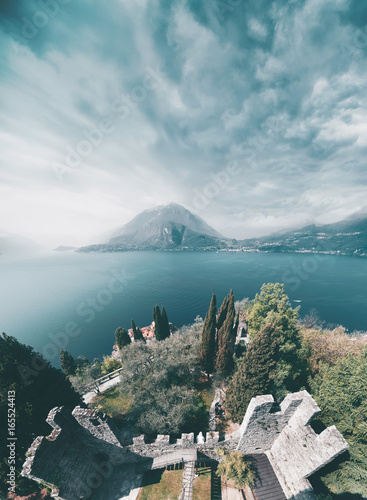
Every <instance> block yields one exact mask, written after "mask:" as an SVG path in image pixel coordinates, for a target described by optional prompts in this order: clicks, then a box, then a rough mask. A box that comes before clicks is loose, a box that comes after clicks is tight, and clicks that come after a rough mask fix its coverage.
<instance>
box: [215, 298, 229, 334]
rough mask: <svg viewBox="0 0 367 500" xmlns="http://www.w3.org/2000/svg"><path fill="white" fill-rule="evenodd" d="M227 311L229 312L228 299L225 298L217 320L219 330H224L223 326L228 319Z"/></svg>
mask: <svg viewBox="0 0 367 500" xmlns="http://www.w3.org/2000/svg"><path fill="white" fill-rule="evenodd" d="M227 311H228V297H224V300H223V302H222V305H221V306H220V308H219V311H218V318H217V328H218V330H220V328H222V326H223V323H224V321H225V319H226V317H227Z"/></svg>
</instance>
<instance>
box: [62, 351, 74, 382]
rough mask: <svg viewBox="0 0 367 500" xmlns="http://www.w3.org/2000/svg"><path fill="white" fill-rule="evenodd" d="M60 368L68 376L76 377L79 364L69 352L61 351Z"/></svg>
mask: <svg viewBox="0 0 367 500" xmlns="http://www.w3.org/2000/svg"><path fill="white" fill-rule="evenodd" d="M60 366H61V369H62V370H63V372H65V374H66V375H67V376H69V375H75V370H76V368H77V362H76V360H75V359H74V358H73V356H72V355H71V354H70V352H68V351H63V350H62V349H61V350H60Z"/></svg>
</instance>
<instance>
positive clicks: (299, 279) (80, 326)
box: [0, 252, 367, 366]
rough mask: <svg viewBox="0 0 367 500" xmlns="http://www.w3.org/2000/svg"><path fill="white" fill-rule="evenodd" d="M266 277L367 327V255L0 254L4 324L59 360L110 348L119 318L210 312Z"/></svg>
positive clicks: (338, 317)
mask: <svg viewBox="0 0 367 500" xmlns="http://www.w3.org/2000/svg"><path fill="white" fill-rule="evenodd" d="M264 282H282V283H285V285H286V291H287V293H288V296H289V297H290V300H291V303H292V306H293V307H296V306H298V305H300V306H301V311H300V314H301V315H302V316H303V315H305V314H306V313H307V312H308V311H309V310H310V309H311V308H316V309H317V311H318V312H319V316H320V317H321V319H323V320H325V321H326V322H328V323H334V324H342V325H344V326H345V327H347V328H348V329H349V331H353V330H367V307H366V302H367V298H366V284H367V259H363V258H353V257H343V256H331V255H327V256H321V255H319V256H317V255H310V254H260V253H238V252H219V253H216V252H187V253H186V252H127V253H119V254H117V253H115V254H78V253H73V252H67V253H61V252H53V253H52V254H47V255H43V256H42V257H37V258H36V257H35V258H32V259H28V260H23V261H19V260H14V259H11V258H8V257H4V256H2V257H0V304H1V305H0V328H1V330H2V331H4V332H6V333H7V334H8V335H12V336H15V337H16V338H17V339H18V340H19V341H21V342H23V343H26V344H29V345H32V346H33V347H34V348H35V349H36V350H37V351H39V352H41V353H42V354H43V355H44V356H45V357H46V358H47V359H49V360H50V361H51V362H52V363H53V364H55V365H56V366H58V353H59V349H60V347H61V348H66V349H67V350H68V351H70V352H71V353H72V354H73V355H75V356H77V355H85V356H87V357H88V359H90V360H92V359H93V358H94V357H97V356H102V355H104V354H110V353H111V350H112V345H113V343H114V331H115V330H116V328H117V327H119V326H122V327H124V328H126V329H127V328H130V323H131V319H132V318H133V319H134V320H135V322H136V324H137V325H139V326H146V325H148V324H150V323H151V321H152V313H153V307H154V305H156V304H159V305H160V306H162V305H164V306H165V308H166V310H167V313H168V317H169V320H170V321H172V322H173V323H174V324H175V325H176V326H182V325H183V324H188V323H192V322H193V321H194V318H195V317H196V316H197V315H198V314H199V315H201V316H204V315H205V313H206V311H207V309H208V306H209V302H210V298H211V294H212V289H215V292H216V294H217V299H218V302H221V301H222V299H223V297H224V296H225V295H226V294H227V293H228V292H229V290H230V289H231V288H233V290H234V294H235V299H236V300H240V299H242V298H244V297H250V298H253V297H254V296H255V294H256V293H257V292H258V291H259V289H260V287H261V285H262V284H263V283H264Z"/></svg>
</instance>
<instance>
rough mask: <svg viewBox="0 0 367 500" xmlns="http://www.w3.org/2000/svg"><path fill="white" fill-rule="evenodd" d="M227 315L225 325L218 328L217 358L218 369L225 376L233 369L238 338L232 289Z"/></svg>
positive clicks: (228, 300)
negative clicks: (235, 329)
mask: <svg viewBox="0 0 367 500" xmlns="http://www.w3.org/2000/svg"><path fill="white" fill-rule="evenodd" d="M227 302H228V305H227V315H226V319H225V320H224V322H223V325H222V326H221V328H220V329H219V330H218V335H217V342H218V347H217V359H216V366H215V367H216V370H218V371H220V372H222V373H223V375H224V376H227V375H229V374H230V373H231V372H232V371H233V367H234V361H233V353H234V345H235V340H236V332H235V331H234V328H235V309H234V296H233V291H232V290H231V292H230V294H229V295H228V299H227Z"/></svg>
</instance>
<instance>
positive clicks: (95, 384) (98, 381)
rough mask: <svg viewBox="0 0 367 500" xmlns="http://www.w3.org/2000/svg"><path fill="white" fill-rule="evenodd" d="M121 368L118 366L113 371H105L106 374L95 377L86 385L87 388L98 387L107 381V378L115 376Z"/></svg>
mask: <svg viewBox="0 0 367 500" xmlns="http://www.w3.org/2000/svg"><path fill="white" fill-rule="evenodd" d="M121 370H122V368H118V369H117V370H114V371H113V372H110V373H107V375H103V377H100V378H96V379H95V380H94V382H92V383H90V384H88V385H87V388H88V389H89V388H97V387H99V386H100V385H101V384H103V382H107V380H111V378H114V377H117V376H118V374H119V373H120V371H121Z"/></svg>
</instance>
